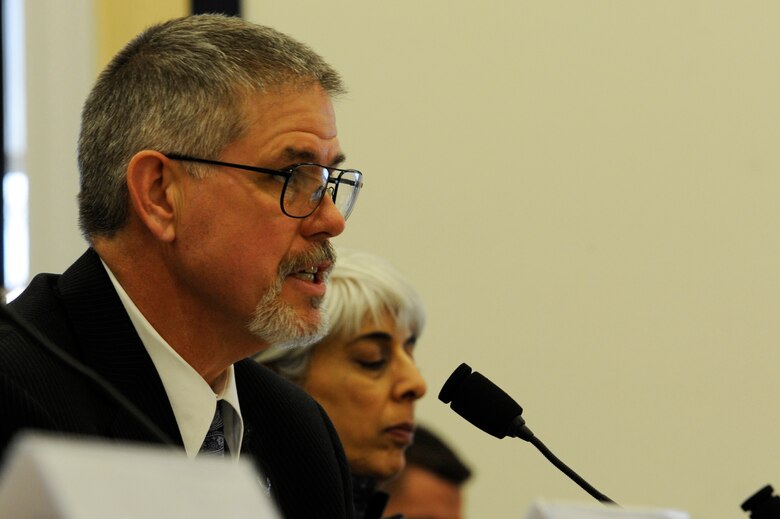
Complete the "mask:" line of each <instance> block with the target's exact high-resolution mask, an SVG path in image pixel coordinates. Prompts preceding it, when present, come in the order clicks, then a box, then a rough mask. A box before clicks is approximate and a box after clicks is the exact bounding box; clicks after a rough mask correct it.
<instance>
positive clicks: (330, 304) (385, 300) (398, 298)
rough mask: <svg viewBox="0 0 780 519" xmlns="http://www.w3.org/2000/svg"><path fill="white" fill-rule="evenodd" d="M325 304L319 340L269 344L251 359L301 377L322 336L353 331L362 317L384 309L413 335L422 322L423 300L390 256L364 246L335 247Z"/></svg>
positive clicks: (347, 335)
mask: <svg viewBox="0 0 780 519" xmlns="http://www.w3.org/2000/svg"><path fill="white" fill-rule="evenodd" d="M323 306H324V311H325V312H327V313H328V319H329V323H330V326H329V328H328V332H327V335H326V336H325V338H324V339H323V340H322V341H320V342H318V343H315V344H313V345H311V346H307V347H302V348H289V347H288V348H282V347H274V346H271V347H270V348H268V349H267V350H265V351H263V352H260V353H258V354H257V355H255V356H254V359H255V360H256V361H257V362H259V363H261V364H265V365H266V366H268V367H270V368H271V369H273V370H274V371H276V372H277V373H279V374H280V375H282V376H283V377H285V378H287V379H289V380H292V381H293V382H296V383H300V382H302V380H303V378H304V377H305V375H306V371H307V369H308V366H309V359H310V358H311V354H312V351H313V348H316V347H317V345H318V344H321V342H325V341H331V340H334V339H347V338H351V337H354V336H355V335H357V333H358V332H359V331H360V329H361V328H362V327H363V325H364V324H365V323H366V322H372V321H374V322H375V321H378V320H379V319H380V318H381V317H382V316H383V315H384V314H386V313H387V314H389V315H390V316H391V317H392V318H393V320H394V321H395V322H396V324H397V325H398V326H403V327H408V328H409V330H410V331H411V333H412V334H413V335H415V336H417V337H419V336H420V334H421V333H422V330H423V327H424V326H425V310H424V308H423V304H422V300H421V299H420V296H419V295H418V294H417V291H416V290H415V289H414V287H412V285H411V283H409V281H408V280H407V279H406V278H404V277H403V276H402V275H401V274H400V273H399V272H398V270H396V269H395V267H393V265H391V264H390V262H388V261H387V260H385V259H384V258H380V257H378V256H375V255H373V254H370V253H368V252H364V251H356V250H349V249H340V250H339V251H338V253H337V259H336V266H335V267H334V269H333V271H332V272H331V275H330V282H329V285H328V290H327V293H326V295H325V299H324V301H323Z"/></svg>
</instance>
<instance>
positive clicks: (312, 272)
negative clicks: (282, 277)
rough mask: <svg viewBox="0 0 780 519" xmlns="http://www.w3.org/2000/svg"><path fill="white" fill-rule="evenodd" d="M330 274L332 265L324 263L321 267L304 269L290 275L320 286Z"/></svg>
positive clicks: (314, 266) (315, 266)
mask: <svg viewBox="0 0 780 519" xmlns="http://www.w3.org/2000/svg"><path fill="white" fill-rule="evenodd" d="M328 272H330V263H322V264H320V265H313V266H310V267H306V268H302V269H300V270H298V271H296V272H293V273H292V274H290V275H291V276H292V277H294V278H296V279H300V280H302V281H306V282H308V283H315V284H320V283H323V282H324V281H325V279H326V278H327V273H328Z"/></svg>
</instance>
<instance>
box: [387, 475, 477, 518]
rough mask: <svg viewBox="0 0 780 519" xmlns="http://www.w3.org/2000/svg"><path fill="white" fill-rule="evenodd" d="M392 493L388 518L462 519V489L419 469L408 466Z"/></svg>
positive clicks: (388, 504) (388, 507)
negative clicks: (396, 515) (399, 514)
mask: <svg viewBox="0 0 780 519" xmlns="http://www.w3.org/2000/svg"><path fill="white" fill-rule="evenodd" d="M400 478H401V480H400V481H398V482H397V484H396V485H395V486H394V487H393V490H392V491H391V492H390V500H389V501H388V503H387V507H386V508H385V514H387V515H391V514H397V513H402V514H404V517H406V518H407V519H461V517H462V516H463V515H462V509H463V501H462V496H461V490H460V487H459V486H458V485H456V484H454V483H450V482H449V481H446V480H444V479H442V478H440V477H438V476H437V475H435V474H434V473H432V472H430V471H428V470H425V469H423V468H421V467H418V466H416V465H408V466H407V467H406V468H405V469H404V472H403V473H402V474H401V476H400Z"/></svg>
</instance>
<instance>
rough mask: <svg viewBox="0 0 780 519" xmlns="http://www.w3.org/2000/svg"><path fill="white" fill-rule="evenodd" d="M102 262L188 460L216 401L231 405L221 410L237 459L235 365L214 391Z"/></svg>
mask: <svg viewBox="0 0 780 519" xmlns="http://www.w3.org/2000/svg"><path fill="white" fill-rule="evenodd" d="M101 262H102V263H103V267H105V269H106V272H107V273H108V277H109V278H110V279H111V283H112V284H113V285H114V289H115V290H116V292H117V294H118V295H119V299H120V300H121V301H122V305H124V307H125V310H126V311H127V315H128V316H129V317H130V320H131V321H132V323H133V326H134V327H135V330H136V332H137V333H138V336H139V337H140V338H141V342H142V343H143V345H144V347H145V348H146V351H147V352H148V353H149V357H151V359H152V362H153V363H154V367H155V368H156V369H157V373H158V374H159V376H160V379H161V380H162V383H163V386H164V387H165V392H166V393H167V395H168V400H169V401H170V404H171V408H172V409H173V414H174V416H175V418H176V423H177V424H178V425H179V432H180V433H181V438H182V441H183V443H184V450H185V451H186V453H187V457H188V458H194V457H195V456H196V455H197V454H198V452H199V451H200V447H201V445H202V444H203V439H204V438H205V437H206V433H207V432H208V430H209V427H210V426H211V421H212V420H213V418H214V412H215V411H216V407H217V402H218V401H219V400H224V401H225V402H227V403H228V404H230V405H228V406H223V409H222V412H223V420H224V423H225V440H226V442H227V444H228V448H229V450H230V455H231V457H233V458H234V459H238V456H239V453H240V452H241V439H242V437H243V435H244V425H243V419H242V417H241V407H240V406H239V402H238V390H237V389H236V379H235V371H234V369H233V365H230V366H229V367H228V369H227V371H226V373H225V377H224V378H223V380H222V381H221V384H220V387H217V388H214V389H212V388H211V386H209V385H208V383H207V382H206V381H205V380H204V379H203V377H201V376H200V374H199V373H198V372H197V371H195V369H194V368H193V367H192V366H190V365H189V364H188V363H187V361H185V360H184V359H183V358H182V357H181V356H180V355H179V354H178V353H176V351H175V350H174V349H173V348H172V347H171V346H170V345H169V344H168V343H167V342H166V341H165V339H163V338H162V337H161V336H160V334H159V333H157V330H155V329H154V328H153V327H152V325H151V324H150V323H149V321H147V320H146V318H145V317H144V316H143V314H142V313H141V311H140V310H139V309H138V307H137V306H135V303H133V301H132V299H130V296H128V295H127V292H125V290H124V289H123V288H122V285H120V284H119V281H117V279H116V278H115V277H114V274H113V273H112V272H111V269H110V268H108V265H106V264H105V262H103V260H102V258H101Z"/></svg>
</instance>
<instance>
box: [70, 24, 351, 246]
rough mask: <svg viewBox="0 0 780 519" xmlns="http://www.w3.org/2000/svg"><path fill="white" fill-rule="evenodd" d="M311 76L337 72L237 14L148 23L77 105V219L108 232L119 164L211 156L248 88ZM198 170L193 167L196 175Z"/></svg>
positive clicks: (124, 208) (329, 82) (329, 81)
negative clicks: (153, 154) (141, 158)
mask: <svg viewBox="0 0 780 519" xmlns="http://www.w3.org/2000/svg"><path fill="white" fill-rule="evenodd" d="M316 84H319V85H320V86H321V87H322V88H323V89H324V90H325V91H326V92H327V93H328V94H329V95H330V96H331V97H336V96H338V95H340V94H343V93H344V92H345V88H344V86H343V84H342V81H341V78H340V77H339V74H338V73H337V72H336V71H335V70H334V69H333V68H332V67H331V66H330V65H328V64H327V63H325V61H324V60H323V59H322V58H321V57H320V56H319V55H317V54H316V53H314V51H312V50H311V49H310V48H309V47H307V46H306V45H304V44H302V43H300V42H298V41H296V40H294V39H292V38H290V37H289V36H286V35H284V34H282V33H280V32H278V31H276V30H274V29H271V28H268V27H263V26H259V25H255V24H253V23H250V22H246V21H244V20H241V19H240V18H236V17H228V16H222V15H197V16H189V17H185V18H177V19H174V20H170V21H168V22H164V23H161V24H158V25H154V26H152V27H150V28H148V29H147V30H145V31H144V32H143V33H141V34H140V35H139V36H137V37H136V38H135V39H133V40H132V41H131V42H130V43H129V44H127V46H125V48H124V49H122V50H121V51H120V52H119V53H118V54H117V55H116V56H115V57H114V59H113V60H112V61H111V62H110V63H109V64H108V66H107V67H106V69H105V70H104V71H103V72H102V73H101V74H100V76H99V78H98V80H97V83H96V84H95V86H94V88H93V89H92V92H91V93H90V95H89V97H88V98H87V101H86V103H85V105H84V109H83V111H82V124H81V134H80V136H79V144H78V162H79V170H80V172H81V191H80V193H79V225H80V227H81V231H82V233H83V234H84V236H85V237H86V238H87V239H88V240H89V239H90V238H91V237H93V236H105V237H111V236H113V235H114V234H115V233H116V232H117V231H118V230H119V229H121V228H122V227H123V225H124V224H125V222H126V221H127V216H128V203H129V202H128V192H127V185H126V170H127V166H128V164H129V162H130V159H131V158H132V157H133V155H135V154H136V153H137V152H139V151H141V150H145V149H151V150H157V151H160V152H164V153H178V154H184V155H198V156H204V157H206V158H217V157H218V156H219V154H220V153H221V152H222V150H223V149H224V148H225V147H226V146H227V145H228V144H230V143H232V142H234V141H235V140H237V139H239V138H240V137H241V136H242V135H243V134H244V132H245V131H246V129H247V121H245V120H244V117H243V112H244V109H245V107H246V103H247V101H248V99H249V97H250V96H251V95H252V94H254V93H264V92H267V91H268V90H271V89H279V90H282V89H293V90H294V89H299V90H303V89H306V88H310V87H312V86H314V85H316ZM199 171H202V170H201V169H199V168H197V167H195V166H191V167H190V173H191V174H193V175H196V176H198V172H199Z"/></svg>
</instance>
